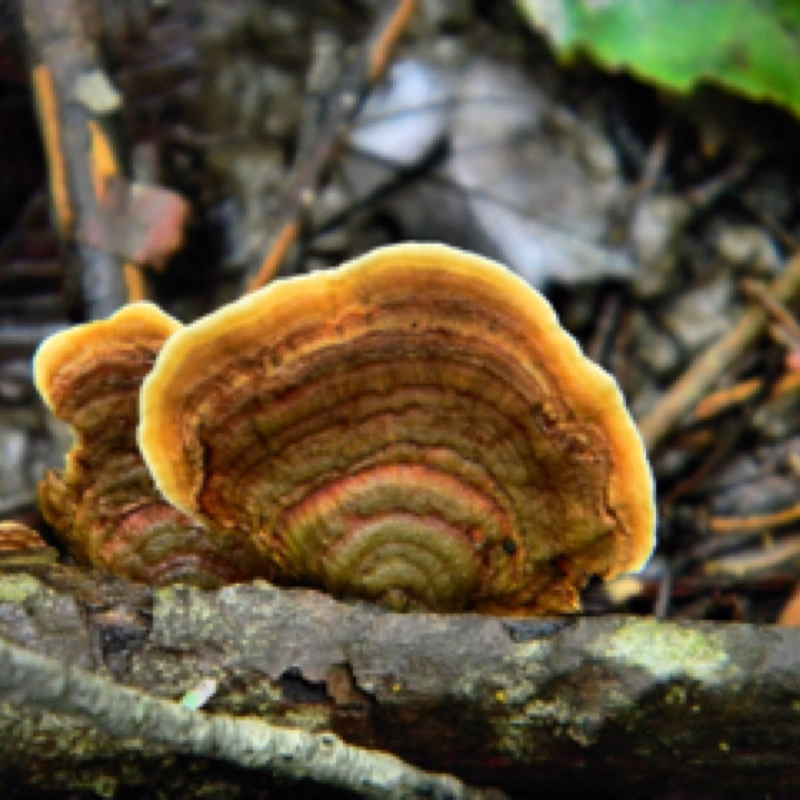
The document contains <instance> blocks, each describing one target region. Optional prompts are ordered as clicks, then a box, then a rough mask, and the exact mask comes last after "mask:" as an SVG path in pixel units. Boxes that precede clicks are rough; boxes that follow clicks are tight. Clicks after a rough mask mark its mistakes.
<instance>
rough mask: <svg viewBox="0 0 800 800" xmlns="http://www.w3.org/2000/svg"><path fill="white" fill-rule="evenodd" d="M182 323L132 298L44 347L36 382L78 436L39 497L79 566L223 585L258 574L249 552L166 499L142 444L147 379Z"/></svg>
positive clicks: (149, 578) (155, 578)
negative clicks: (141, 414)
mask: <svg viewBox="0 0 800 800" xmlns="http://www.w3.org/2000/svg"><path fill="white" fill-rule="evenodd" d="M179 328H180V323H178V322H177V321H176V320H174V319H172V318H171V317H168V316H167V315H166V314H164V313H162V312H161V311H159V310H158V309H157V308H156V307H155V306H152V305H149V304H147V303H136V304H132V305H129V306H126V307H124V308H123V309H122V310H121V311H119V312H117V313H116V314H114V315H113V316H112V317H110V318H109V319H108V320H104V321H101V322H92V323H88V324H86V325H81V326H78V327H75V328H72V329H70V330H67V331H64V332H62V333H58V334H56V335H54V336H52V337H50V338H49V339H47V340H46V341H45V342H44V343H43V344H42V346H41V347H40V348H39V351H38V352H37V354H36V358H35V362H34V372H35V379H36V385H37V387H38V389H39V392H40V393H41V395H42V397H43V398H44V399H45V401H46V402H47V404H48V406H49V407H50V409H51V410H52V411H53V413H54V414H55V415H56V416H57V417H59V418H60V419H63V420H66V421H67V422H68V423H69V424H70V425H72V427H73V430H74V433H75V437H76V441H75V444H74V446H73V448H72V450H71V451H70V452H69V454H68V455H67V464H66V469H65V471H64V472H63V473H62V472H55V471H50V472H48V473H47V474H46V476H45V478H44V480H43V481H42V482H41V483H40V485H39V502H40V506H41V508H42V513H43V514H44V516H45V518H46V519H47V521H48V522H49V523H50V524H51V525H52V526H53V528H54V529H55V530H56V532H57V533H58V534H59V535H60V536H61V538H62V539H63V540H64V541H65V543H66V545H67V547H68V548H69V550H70V552H71V553H72V555H73V556H74V557H75V558H76V559H77V560H78V561H79V562H81V563H84V564H91V565H94V566H97V567H101V568H104V569H106V570H108V571H111V572H114V573H116V574H118V575H123V576H126V577H129V578H131V579H133V580H138V581H142V582H145V583H154V584H162V583H170V582H174V581H177V580H182V581H184V582H189V583H195V584H199V585H202V586H218V585H220V584H224V583H228V582H231V581H236V580H242V579H244V578H249V577H251V576H252V574H253V571H254V570H255V567H256V563H257V562H256V559H254V558H253V557H252V556H253V553H252V551H251V549H250V548H249V547H248V546H247V543H246V542H243V543H237V542H229V541H228V538H227V537H224V536H218V537H214V538H212V537H210V536H209V535H208V533H207V532H206V531H205V530H204V529H202V528H200V527H199V526H197V525H196V524H195V523H193V522H192V520H190V519H189V518H188V517H186V516H185V515H184V514H182V513H181V512H180V511H178V510H177V509H175V508H173V507H172V506H170V505H169V504H168V503H166V502H165V501H164V499H163V498H162V497H161V495H160V494H159V492H158V490H157V489H156V487H155V485H154V484H153V481H152V479H151V477H150V474H149V473H148V471H147V467H146V466H145V464H144V462H143V460H142V457H141V454H140V453H139V449H138V446H137V444H136V425H137V422H138V416H139V390H140V387H141V383H142V380H143V379H144V376H145V375H146V374H147V373H148V372H149V370H150V368H151V367H152V365H153V362H154V360H155V357H156V354H157V353H158V351H159V350H160V349H161V347H162V346H163V344H164V342H165V341H166V340H167V339H168V338H169V337H170V336H171V335H173V334H174V333H175V331H177V330H179ZM228 544H230V545H231V546H230V547H227V545H228Z"/></svg>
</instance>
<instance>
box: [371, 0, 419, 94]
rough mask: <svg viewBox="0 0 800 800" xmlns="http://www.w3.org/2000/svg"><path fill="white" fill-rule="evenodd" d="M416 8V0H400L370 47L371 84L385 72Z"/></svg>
mask: <svg viewBox="0 0 800 800" xmlns="http://www.w3.org/2000/svg"><path fill="white" fill-rule="evenodd" d="M416 7H417V2H416V0H400V3H399V4H398V6H397V8H396V9H395V11H394V12H393V14H392V16H391V18H390V19H389V23H388V24H387V25H386V26H385V27H384V28H383V30H382V31H381V32H380V33H379V34H378V38H377V41H376V42H375V44H374V45H373V46H372V49H371V52H370V55H369V79H370V81H371V82H372V83H377V81H379V80H380V79H381V77H382V76H383V74H384V72H386V68H387V67H388V66H389V61H390V60H391V58H392V53H393V52H394V48H395V45H396V44H397V42H398V40H399V39H400V36H401V35H402V33H403V31H404V30H405V29H406V26H407V25H408V21H409V20H410V19H411V15H412V14H413V13H414V11H415V9H416Z"/></svg>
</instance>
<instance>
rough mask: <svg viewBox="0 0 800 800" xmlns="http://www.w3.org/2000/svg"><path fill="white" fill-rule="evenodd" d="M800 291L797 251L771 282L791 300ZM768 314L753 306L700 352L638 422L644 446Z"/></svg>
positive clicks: (660, 436) (690, 403) (684, 409)
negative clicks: (719, 337)
mask: <svg viewBox="0 0 800 800" xmlns="http://www.w3.org/2000/svg"><path fill="white" fill-rule="evenodd" d="M798 292H800V254H795V255H794V256H793V257H792V258H791V259H790V260H789V263H788V264H787V265H786V268H785V270H784V271H783V273H782V274H781V275H780V276H779V277H778V278H776V279H775V281H773V283H772V284H771V285H770V294H772V295H774V296H775V298H776V299H777V300H778V301H780V302H782V303H790V302H791V301H792V299H793V298H794V297H795V296H796V295H797V294H798ZM768 321H769V315H768V314H767V312H766V311H765V310H764V309H762V308H750V309H748V310H747V311H745V312H744V314H743V315H742V318H741V319H740V320H739V322H738V323H737V324H736V325H735V326H734V328H733V329H732V330H731V331H730V332H728V333H727V334H726V335H725V336H723V337H722V339H720V340H719V341H718V342H717V343H716V344H714V345H712V346H711V347H710V348H709V349H708V350H706V352H705V353H703V355H702V356H700V357H699V358H698V359H697V360H696V361H695V362H694V364H692V366H691V367H689V369H688V370H687V371H686V372H684V374H683V375H682V376H681V378H680V379H679V380H678V381H677V382H676V383H675V384H674V385H673V386H672V387H671V388H670V390H669V391H668V392H667V394H666V396H665V397H663V398H662V399H661V401H660V402H659V403H658V405H656V407H655V408H654V409H653V410H652V411H651V412H650V413H649V414H648V415H647V416H646V417H645V418H644V419H643V420H642V421H641V422H640V423H639V428H640V430H641V432H642V438H643V439H644V442H645V446H646V447H647V449H648V451H650V452H651V453H652V452H653V451H654V450H655V449H656V448H657V447H658V446H659V445H660V444H661V443H662V442H663V441H664V438H665V437H666V436H667V434H669V432H670V431H671V430H672V429H673V428H674V427H675V425H676V424H677V423H678V422H679V421H680V420H681V419H682V418H683V417H685V416H686V415H687V414H688V413H689V412H690V411H691V410H692V409H693V408H694V407H695V405H697V403H698V402H699V401H700V399H701V398H702V397H703V396H704V395H705V394H706V392H708V390H709V389H710V388H711V387H712V386H713V385H714V382H715V381H716V380H718V379H719V377H720V376H721V375H722V374H723V373H724V372H725V371H726V370H728V369H729V368H730V367H731V366H732V365H733V363H734V362H735V361H736V359H737V358H738V357H739V356H740V355H741V354H742V353H743V352H744V351H745V350H746V349H747V348H748V347H749V346H750V345H751V344H752V343H753V342H754V341H755V340H756V339H757V338H758V337H759V336H761V334H762V333H764V331H765V330H766V328H767V323H768Z"/></svg>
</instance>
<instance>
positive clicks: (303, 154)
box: [248, 0, 416, 291]
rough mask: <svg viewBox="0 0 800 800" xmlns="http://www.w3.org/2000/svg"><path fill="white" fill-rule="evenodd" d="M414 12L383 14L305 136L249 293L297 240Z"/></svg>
mask: <svg viewBox="0 0 800 800" xmlns="http://www.w3.org/2000/svg"><path fill="white" fill-rule="evenodd" d="M415 8H416V0H397V2H395V3H394V4H393V6H392V8H391V9H390V10H389V11H388V12H386V14H384V15H382V16H381V18H380V19H379V21H378V22H377V23H376V25H375V27H374V29H373V31H372V33H371V34H370V36H369V37H368V38H367V42H366V47H365V48H364V50H363V51H362V52H361V53H359V54H358V56H357V57H356V58H354V59H352V60H351V61H350V63H349V64H347V65H346V66H345V68H344V70H343V72H342V75H341V77H340V79H339V81H338V83H337V86H336V88H335V90H334V91H332V92H331V94H330V95H329V97H328V98H326V103H325V105H324V109H323V112H322V114H321V115H320V121H319V123H318V126H317V131H316V135H315V136H313V137H312V136H309V135H304V136H303V137H302V140H303V142H304V146H303V147H302V148H301V149H300V151H299V152H298V156H299V158H298V162H297V164H296V165H295V171H294V177H293V178H292V180H291V182H290V185H289V189H288V191H287V194H286V198H285V199H284V200H283V201H282V202H281V205H280V207H281V208H283V212H282V213H281V214H280V215H279V217H278V220H277V222H276V224H275V234H274V236H273V238H272V244H271V246H270V247H269V249H268V251H267V254H266V256H265V257H264V259H263V261H262V262H261V265H260V267H259V269H258V271H257V272H256V274H255V275H254V276H253V278H252V279H251V280H250V283H249V285H248V291H254V290H255V289H258V288H260V287H262V286H264V285H265V284H267V283H269V281H270V280H272V278H273V277H274V276H275V275H276V274H277V272H278V270H279V269H280V267H281V264H282V263H283V261H284V260H285V258H286V254H287V253H288V251H289V249H290V248H291V247H292V245H294V243H295V242H296V241H297V239H298V237H299V235H300V232H301V230H302V227H303V222H304V220H305V218H306V216H307V214H308V211H309V209H310V207H311V205H312V204H313V202H314V198H315V197H316V194H317V191H318V189H319V185H320V183H321V182H322V180H323V176H324V175H325V174H326V173H327V172H329V171H330V168H331V165H332V163H333V161H334V160H335V158H336V157H337V156H338V154H339V153H340V152H341V149H342V145H343V143H344V140H345V137H346V136H347V134H348V133H349V131H350V127H351V125H352V123H353V120H355V118H356V117H357V116H358V113H359V111H360V110H361V108H362V107H363V105H364V102H365V101H366V99H367V96H368V94H369V91H370V89H371V88H372V86H373V85H374V84H375V83H376V82H377V81H378V80H380V78H381V76H382V75H383V73H384V72H385V70H386V67H387V65H388V63H389V59H390V57H391V54H392V52H393V50H394V48H395V45H396V44H397V41H398V39H399V38H400V36H401V34H402V33H403V31H404V30H405V27H406V25H407V24H408V21H409V19H410V17H411V15H412V14H413V12H414V9H415Z"/></svg>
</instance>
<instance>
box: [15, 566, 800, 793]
mask: <svg viewBox="0 0 800 800" xmlns="http://www.w3.org/2000/svg"><path fill="white" fill-rule="evenodd" d="M0 636H2V637H4V638H5V639H7V640H9V641H11V642H13V643H16V644H19V645H23V646H25V647H27V648H30V649H31V650H34V651H38V652H40V653H45V654H47V655H49V656H51V657H54V658H58V659H60V660H61V661H63V662H64V663H69V664H74V665H77V666H80V667H83V668H86V669H89V670H91V671H93V672H96V673H97V674H99V675H104V676H106V677H109V678H111V679H113V680H115V681H117V682H119V683H122V684H125V685H128V686H133V687H139V688H142V689H144V690H146V691H148V692H150V693H152V694H154V695H157V696H160V697H165V698H171V699H177V698H180V697H181V696H182V695H183V694H184V693H185V692H186V691H187V690H188V689H191V688H192V687H193V686H194V685H196V684H197V683H198V682H199V681H200V680H202V679H203V678H206V677H214V678H216V679H218V681H219V689H218V691H217V693H216V695H215V696H214V697H213V698H212V699H211V700H210V702H209V703H208V705H207V706H206V707H205V711H207V712H209V713H214V712H219V713H223V712H224V713H231V714H242V715H245V714H249V715H257V716H259V717H260V718H262V719H264V720H266V721H269V722H273V723H279V724H286V725H293V726H297V727H299V728H301V729H304V730H309V731H322V730H326V731H333V732H335V733H336V734H338V735H339V736H341V737H342V738H343V739H344V740H346V741H348V742H350V743H353V744H358V745H362V746H367V747H372V748H380V749H384V750H388V751H391V752H393V753H395V754H397V755H399V756H401V757H403V758H405V759H407V760H408V761H409V762H411V763H412V764H414V765H416V766H419V767H423V768H425V769H428V770H435V771H446V772H450V773H453V774H455V775H457V776H458V777H460V778H462V779H464V780H466V781H468V782H470V783H472V784H475V785H483V786H497V787H500V788H502V789H504V790H506V791H507V792H508V793H509V794H510V795H511V796H513V797H532V796H536V797H537V798H541V797H560V796H562V795H566V794H569V795H573V796H574V795H575V794H576V793H577V792H579V791H580V790H582V789H583V790H588V791H590V792H591V795H592V797H594V798H597V797H611V796H615V797H616V796H618V795H619V794H620V793H622V796H625V797H637V796H640V797H666V796H668V795H669V794H670V793H672V794H673V796H675V793H676V792H689V793H690V796H692V797H730V796H757V795H759V794H761V795H764V794H768V793H771V794H772V795H773V796H781V794H782V793H786V794H787V795H793V794H794V793H796V792H797V791H798V789H800V769H798V767H796V766H795V764H796V749H795V747H796V742H797V741H798V740H800V631H798V630H797V629H793V628H779V627H757V626H748V625H738V624H697V623H694V624H672V623H658V622H655V621H653V620H650V619H644V618H620V617H601V618H582V619H572V620H544V621H534V622H527V621H525V622H523V621H516V620H508V619H497V618H492V617H481V616H476V615H453V616H437V615H420V614H408V615H402V614H392V613H388V612H383V611H380V610H377V609H374V608H371V607H366V606H354V605H345V604H341V603H337V602H335V601H334V600H332V599H331V598H329V597H326V596H324V595H320V594H317V593H315V592H311V591H302V590H281V589H277V588H275V587H272V586H269V585H267V584H264V583H255V584H251V585H241V586H236V587H229V588H227V589H224V590H221V591H219V592H202V591H198V590H194V589H190V588H186V587H173V588H169V589H163V590H157V591H153V592H151V591H150V590H148V589H145V588H143V587H139V586H134V585H131V584H126V583H123V582H118V581H114V580H111V579H108V578H104V577H101V576H97V575H88V574H85V573H82V572H79V571H77V570H73V569H70V568H67V567H63V566H49V567H48V566H42V567H39V568H36V571H35V573H32V572H30V571H29V572H22V571H18V572H10V571H7V572H6V574H5V575H3V576H2V577H0ZM4 699H9V698H4ZM11 699H13V698H11ZM198 713H200V712H198ZM0 741H2V743H3V746H2V747H0V794H1V795H2V796H3V797H4V798H5V797H14V796H19V797H23V796H24V797H31V796H35V795H33V794H32V793H33V792H34V791H36V792H41V793H42V794H43V795H44V794H45V793H50V792H53V793H56V794H57V795H58V796H69V797H82V796H86V797H94V796H115V795H116V796H125V797H145V796H147V797H152V796H154V794H153V793H154V787H157V788H158V793H159V794H162V793H163V794H164V795H167V794H171V796H190V795H191V796H195V795H196V794H198V793H200V792H202V794H203V796H210V797H214V796H220V797H223V796H224V797H243V796H247V797H276V796H298V795H297V794H296V793H297V791H298V787H297V786H296V785H286V784H285V783H284V784H280V783H277V782H276V781H275V780H273V779H269V778H265V776H264V774H263V773H257V772H253V771H248V770H245V769H242V768H239V767H235V766H232V765H228V764H225V763H222V762H220V761H215V760H212V759H207V758H206V759H202V758H196V757H194V758H190V757H188V756H180V755H177V756H176V755H175V754H173V753H170V752H168V750H167V748H165V747H164V746H161V745H159V746H155V745H151V744H148V743H146V742H143V741H140V740H131V739H126V740H114V739H112V738H110V737H108V736H105V735H102V734H100V733H98V732H97V730H96V729H94V728H93V727H92V725H91V724H88V723H87V722H86V721H84V720H79V719H77V718H72V717H65V716H61V715H57V714H52V713H50V712H42V711H36V710H33V709H30V708H26V707H22V706H18V705H13V704H11V703H6V704H4V705H0ZM302 791H303V796H306V797H313V796H315V795H314V791H315V787H313V786H305V787H303V790H302ZM316 791H319V795H318V796H320V797H332V796H334V795H333V794H332V793H331V792H330V791H329V790H325V789H324V788H321V787H317V788H316ZM48 796H52V795H49V794H48Z"/></svg>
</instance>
